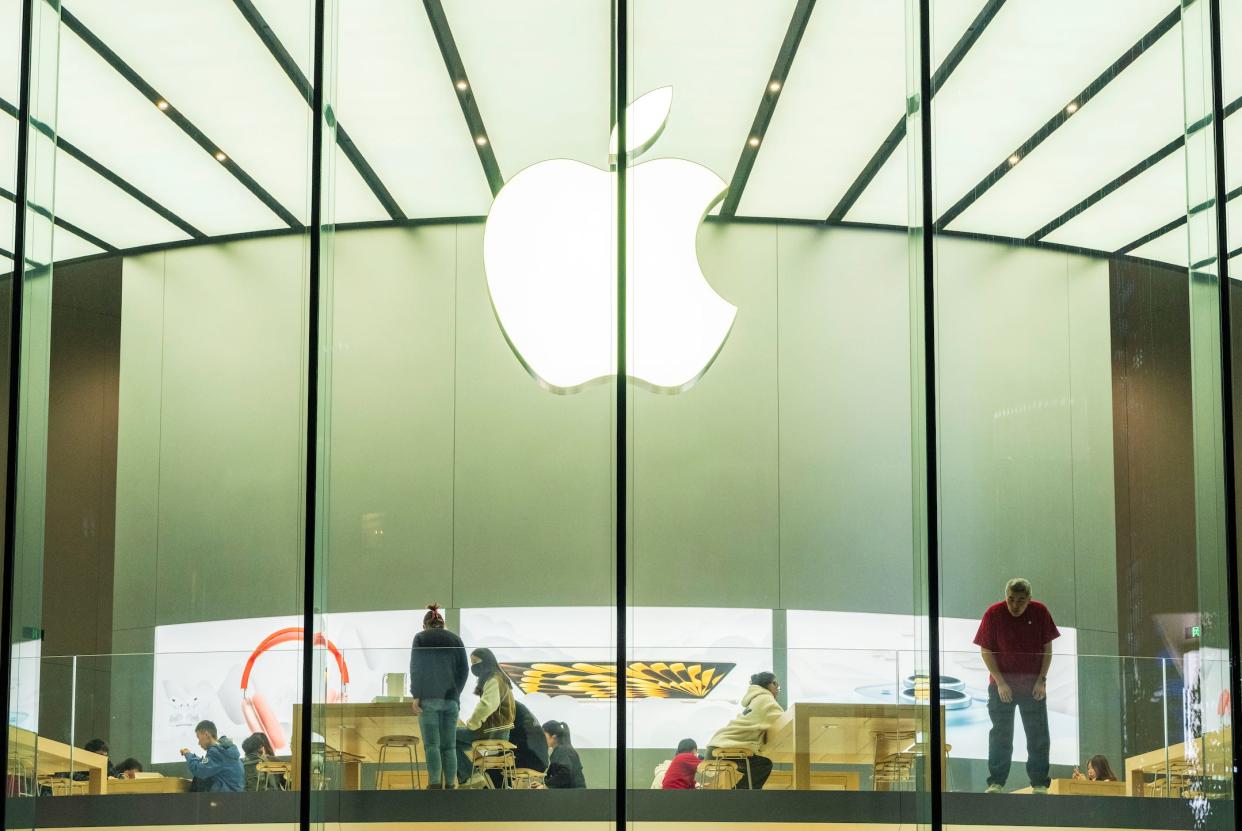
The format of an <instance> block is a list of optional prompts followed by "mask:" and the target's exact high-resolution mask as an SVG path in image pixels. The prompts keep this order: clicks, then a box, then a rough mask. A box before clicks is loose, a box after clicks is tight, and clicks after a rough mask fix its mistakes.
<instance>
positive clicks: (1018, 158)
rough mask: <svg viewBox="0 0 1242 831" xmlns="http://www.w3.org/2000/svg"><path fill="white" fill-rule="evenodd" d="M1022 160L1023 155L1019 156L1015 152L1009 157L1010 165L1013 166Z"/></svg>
mask: <svg viewBox="0 0 1242 831" xmlns="http://www.w3.org/2000/svg"><path fill="white" fill-rule="evenodd" d="M1020 161H1022V157H1021V156H1019V155H1018V154H1017V153H1014V154H1013V155H1012V156H1010V157H1009V166H1010V167H1013V166H1014V165H1015V164H1017V163H1018V162H1020Z"/></svg>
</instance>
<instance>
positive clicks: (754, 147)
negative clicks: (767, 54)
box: [720, 0, 815, 218]
mask: <svg viewBox="0 0 1242 831" xmlns="http://www.w3.org/2000/svg"><path fill="white" fill-rule="evenodd" d="M814 10H815V0H798V5H797V6H795V7H794V11H793V15H792V16H791V17H790V19H789V28H788V29H786V30H785V40H784V41H782V43H781V48H780V51H779V52H777V53H776V65H775V66H773V67H772V74H771V75H769V76H768V79H767V81H765V82H764V88H763V95H762V96H761V97H760V99H759V109H758V111H757V112H756V113H755V120H754V121H753V122H751V126H750V133H748V134H747V136H746V141H745V143H744V144H743V145H742V154H741V155H740V156H738V159H737V167H736V168H735V169H734V171H733V179H732V181H731V182H730V183H729V190H728V192H727V194H726V196H725V200H724V204H723V205H721V207H720V215H721V216H723V217H726V218H727V217H732V216H734V215H735V214H737V206H738V205H739V204H741V201H742V192H743V191H744V190H745V189H746V180H747V179H749V178H750V171H751V169H752V168H754V166H755V159H756V158H758V156H759V150H760V148H761V147H762V146H763V137H764V136H765V135H766V134H767V132H768V124H770V123H771V121H772V114H773V113H774V112H776V102H777V101H779V100H780V97H781V90H782V89H783V88H784V86H785V79H786V78H788V77H789V70H790V68H791V67H792V66H793V62H794V56H795V55H797V54H798V44H800V43H801V42H802V35H803V33H804V32H805V31H806V24H807V22H808V21H809V20H810V19H811V12H813V11H814Z"/></svg>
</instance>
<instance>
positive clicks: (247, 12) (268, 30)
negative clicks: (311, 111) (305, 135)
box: [233, 0, 406, 220]
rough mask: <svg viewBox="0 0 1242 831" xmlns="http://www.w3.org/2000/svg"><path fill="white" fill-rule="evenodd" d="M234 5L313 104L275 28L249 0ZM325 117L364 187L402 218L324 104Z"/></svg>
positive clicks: (307, 82)
mask: <svg viewBox="0 0 1242 831" xmlns="http://www.w3.org/2000/svg"><path fill="white" fill-rule="evenodd" d="M233 5H234V6H236V7H237V10H238V11H239V12H241V15H242V17H244V18H246V22H247V23H249V24H250V28H252V29H254V33H255V34H256V35H258V37H259V40H261V41H262V42H263V45H264V46H266V47H267V51H268V52H270V53H271V55H272V58H273V59H274V60H275V61H276V63H277V64H278V65H279V66H280V68H281V69H282V70H283V71H284V73H285V75H286V76H287V77H288V78H289V80H290V81H292V82H293V85H294V86H295V87H296V88H297V90H298V94H299V95H301V96H302V100H303V101H305V102H306V106H308V107H311V106H313V99H314V90H313V88H312V86H311V82H310V79H308V78H307V77H306V75H305V74H304V73H303V72H302V69H301V67H299V66H298V64H297V61H295V60H294V59H293V55H291V54H290V53H289V50H288V49H286V48H285V45H284V44H283V43H281V41H280V38H279V37H277V35H276V32H275V31H274V30H273V29H272V27H271V26H269V25H268V23H267V21H266V20H264V19H263V15H262V14H260V13H259V10H258V9H257V8H255V5H254V3H252V2H251V0H233ZM325 117H326V118H328V119H329V124H332V125H334V126H335V127H336V143H337V144H338V145H339V146H340V148H341V152H342V153H344V154H345V158H347V159H349V162H350V164H352V165H353V166H354V169H355V170H357V171H358V175H359V176H361V177H362V181H364V182H366V184H367V187H368V188H370V189H371V193H373V194H374V195H375V198H376V199H377V200H379V203H380V205H381V206H382V207H383V208H384V210H385V211H386V212H387V213H388V215H389V216H390V217H392V218H393V219H396V220H401V219H405V218H406V216H405V212H404V211H403V210H401V206H400V205H398V204H397V200H396V199H395V198H394V197H393V195H392V192H391V191H389V190H388V188H387V186H385V184H384V182H383V180H381V179H380V177H379V174H378V173H376V172H375V168H373V167H371V164H370V163H369V162H368V161H367V160H366V157H365V156H363V155H362V151H361V150H359V149H358V145H356V144H355V143H354V140H353V139H352V138H350V136H349V133H348V132H346V130H345V125H344V124H342V123H341V122H340V120H339V119H337V118H335V117H334V115H333V108H332V107H331V106H327V107H326V108H325Z"/></svg>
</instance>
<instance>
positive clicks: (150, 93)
mask: <svg viewBox="0 0 1242 831" xmlns="http://www.w3.org/2000/svg"><path fill="white" fill-rule="evenodd" d="M47 2H48V3H49V4H52V5H53V8H56V7H59V9H60V18H61V22H62V23H64V25H65V27H66V28H67V29H69V31H71V32H73V33H74V34H75V35H77V36H78V37H79V38H80V39H81V40H82V41H83V42H84V43H86V45H87V46H89V47H90V48H91V49H93V50H94V51H95V53H96V54H98V55H99V57H101V58H103V59H104V61H106V62H107V63H108V65H109V66H111V67H112V68H113V69H114V70H116V72H117V74H119V75H120V76H121V77H122V78H124V79H125V80H126V81H128V82H129V83H130V85H131V86H132V87H133V88H134V89H135V90H137V91H138V93H139V94H140V95H142V97H143V98H146V99H147V100H148V101H150V102H151V104H152V106H159V102H161V101H163V102H164V103H166V104H167V105H168V106H167V108H161V109H160V112H162V113H163V114H164V115H166V116H168V119H169V121H171V122H172V123H173V124H175V125H177V127H179V128H180V129H181V131H182V132H183V133H185V134H186V135H187V136H189V137H190V138H191V139H192V140H193V141H194V143H195V144H197V145H198V146H199V147H201V148H202V149H203V150H205V151H207V153H208V154H209V155H211V157H212V158H213V159H215V160H216V162H217V163H218V164H219V165H220V166H221V167H223V168H224V169H225V170H227V171H228V172H229V173H231V174H232V175H233V177H234V178H235V179H237V181H238V182H240V183H241V184H242V185H243V186H244V187H245V188H246V190H248V191H250V193H251V194H253V195H254V197H255V198H256V199H258V200H259V201H260V202H262V203H263V204H264V205H265V206H267V208H268V209H269V210H270V211H271V212H272V213H274V214H276V216H278V217H279V218H280V220H281V221H282V222H284V223H285V224H286V225H288V226H289V227H290V228H293V229H295V230H305V228H304V226H303V225H302V223H301V222H300V221H299V220H298V218H297V217H296V216H294V215H293V214H292V213H291V212H290V211H289V209H288V208H286V207H285V206H284V205H282V204H281V203H280V202H279V201H278V200H277V199H276V197H274V196H272V195H271V194H270V193H268V192H267V190H266V189H265V188H264V187H263V186H262V185H260V184H259V183H258V182H257V181H256V180H255V179H254V177H252V176H251V175H250V174H249V173H247V172H246V171H245V170H243V169H242V167H241V165H239V164H238V163H237V162H236V161H234V160H233V157H232V156H231V155H230V154H229V152H228V151H227V150H225V149H224V148H223V147H221V146H220V145H219V144H217V143H216V142H214V141H212V140H211V139H210V138H209V137H208V136H207V134H206V133H204V132H203V131H202V130H200V129H199V128H198V127H197V126H195V124H194V123H193V122H192V121H190V119H189V118H187V117H186V116H185V115H184V114H183V113H182V112H181V111H180V110H178V109H177V107H176V105H174V104H173V103H172V102H171V101H169V100H168V99H167V98H165V97H164V96H163V95H160V93H159V92H158V91H157V90H156V89H155V87H153V86H151V85H150V84H149V83H147V81H146V80H145V79H144V78H143V77H142V76H141V75H139V74H138V72H137V71H136V70H134V68H133V67H132V66H130V65H129V64H128V63H126V62H125V61H124V60H123V59H122V58H121V56H120V55H118V54H117V53H116V52H114V51H112V49H111V48H109V46H108V45H107V44H106V43H104V42H103V41H102V40H101V39H100V38H99V37H98V36H97V35H96V34H95V33H94V32H92V31H91V30H90V29H89V28H88V27H87V26H86V24H84V23H83V22H82V21H81V20H79V19H78V18H77V17H75V16H74V14H73V13H72V12H70V11H69V10H68V9H67V8H65V7H64V6H63V5H61V4H59V3H58V2H57V0H47ZM217 154H219V155H217ZM221 155H222V156H223V157H224V158H220V156H221Z"/></svg>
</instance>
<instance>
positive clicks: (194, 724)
mask: <svg viewBox="0 0 1242 831" xmlns="http://www.w3.org/2000/svg"><path fill="white" fill-rule="evenodd" d="M263 644H265V645H261V648H257V649H254V650H241V651H175V652H159V653H154V654H124V655H119V654H118V655H89V656H88V655H83V656H68V657H55V656H46V657H18V658H15V660H14V682H13V683H14V687H13V693H14V694H13V704H14V706H13V709H12V712H11V714H10V728H9V736H10V743H9V744H10V753H9V760H8V794H9V797H10V799H11V801H13V800H30V801H32V802H34V803H39V804H44V803H41V802H40V800H44V801H47V803H48V804H51V805H56V804H59V803H57V802H56V800H58V799H59V798H60V797H62V796H83V797H89V796H107V797H116V796H124V795H128V796H134V797H139V796H154V795H162V796H161V799H165V800H169V799H174V797H173V796H169V795H182V798H183V799H186V800H192V799H200V800H201V799H204V798H207V799H210V800H213V801H212V802H211V803H210V804H211V805H212V806H216V805H217V802H218V799H217V798H218V797H221V796H222V795H223V794H225V793H228V792H238V795H236V796H227V797H224V800H226V801H228V800H232V801H233V803H236V802H238V801H241V802H247V801H249V802H252V803H253V804H255V805H266V806H267V807H265V808H263V809H262V810H263V811H265V812H266V813H264V814H263V815H264V816H267V817H268V818H269V819H270V820H271V821H275V822H283V821H294V820H296V799H293V798H291V797H289V796H288V792H290V791H295V790H299V789H301V788H303V787H310V788H312V789H313V790H315V791H317V792H320V793H321V797H320V800H321V804H322V805H324V806H335V807H332V808H331V810H333V811H339V812H344V813H342V817H344V816H345V814H348V813H349V812H350V811H363V813H364V814H365V815H366V816H374V813H373V807H372V808H367V807H365V806H367V805H388V806H389V808H387V809H385V810H387V811H388V813H386V814H385V813H383V812H381V814H382V815H383V816H385V817H388V818H389V819H400V818H402V817H405V818H407V819H408V818H410V817H413V816H421V815H423V814H420V813H419V812H420V811H422V810H423V809H422V808H420V807H419V805H424V804H427V803H424V802H422V800H429V799H430V800H435V799H437V797H435V795H434V793H433V792H434V791H436V790H441V789H444V788H445V787H447V788H450V789H456V790H479V791H484V792H494V791H508V790H540V791H556V790H574V791H583V790H585V791H588V792H597V793H598V795H599V798H598V800H596V802H597V803H598V804H594V805H593V807H592V806H591V805H588V803H583V802H581V800H579V802H578V803H574V805H575V806H576V807H575V808H574V810H577V811H585V812H586V814H585V815H583V816H581V817H580V819H582V820H583V821H588V820H591V819H599V820H600V821H603V820H604V819H606V818H607V816H609V815H610V814H609V812H610V811H611V810H612V806H613V805H614V801H613V797H612V796H611V795H609V793H608V792H610V791H611V790H612V789H613V788H615V786H616V782H617V776H616V771H617V764H618V760H617V744H618V743H617V742H616V740H615V735H616V734H615V727H616V706H617V690H618V687H619V686H620V683H619V672H618V667H617V665H616V662H615V660H614V659H613V658H612V657H611V650H609V649H608V648H606V647H600V646H598V645H594V646H592V645H587V646H572V645H571V646H564V647H556V648H548V647H546V646H544V647H522V646H515V645H512V644H509V645H505V646H496V647H495V649H494V657H495V658H496V663H495V665H494V666H492V665H490V664H487V663H486V658H484V660H483V662H482V663H481V664H475V665H473V666H471V665H468V662H467V663H463V662H462V661H463V658H462V655H461V653H460V652H457V651H456V650H451V649H450V650H444V649H420V650H419V651H418V654H417V655H416V657H415V660H414V662H413V666H412V664H411V650H410V649H409V648H408V647H402V648H396V647H394V648H349V649H338V648H337V647H336V646H335V645H334V644H328V643H327V642H325V643H322V644H319V645H317V647H316V649H315V652H314V655H315V660H316V667H315V671H314V672H313V673H312V675H313V677H314V678H315V679H316V689H315V690H314V691H313V696H312V697H313V699H314V701H315V703H314V704H313V705H312V706H311V707H310V709H309V711H307V710H306V709H305V708H304V707H303V704H302V692H301V679H302V672H301V659H302V652H301V645H300V643H299V642H298V640H297V638H296V637H288V638H283V639H282V638H280V637H277V638H275V639H271V638H268V639H265V640H264V641H263ZM1069 648H1070V649H1072V645H1070V647H1069ZM1022 657H1023V656H1017V660H1018V663H1019V664H1021V663H1022V660H1021V659H1022ZM1039 659H1040V656H1031V657H1030V658H1026V660H1027V661H1034V663H1033V666H1035V667H1036V669H1037V671H1038V670H1041V669H1042V667H1041V665H1040V661H1039ZM1004 660H1006V661H1008V662H1009V663H1008V664H1006V666H1008V667H1012V666H1013V665H1014V664H1013V661H1014V660H1015V656H1012V655H1010V656H1004ZM929 663H930V662H929V661H928V659H927V655H926V653H919V652H915V651H912V650H868V649H805V648H789V649H785V650H773V649H771V648H753V647H746V648H739V647H735V646H729V645H717V644H705V645H698V646H695V645H680V646H676V647H668V646H665V647H642V648H639V647H637V646H636V647H634V648H633V649H632V651H631V653H630V657H629V659H628V660H627V661H626V662H625V664H626V665H625V667H624V670H623V678H624V687H625V688H626V690H627V693H628V697H627V724H628V733H627V741H626V755H625V763H626V777H625V779H626V783H627V787H628V788H629V789H631V797H630V799H631V802H632V805H633V806H634V811H635V812H636V815H638V816H641V817H644V818H646V819H650V820H657V819H661V818H663V819H666V820H670V821H672V820H678V821H680V820H686V821H691V820H689V819H687V817H689V816H691V815H693V817H696V818H697V819H698V820H707V819H710V818H712V817H713V816H715V814H713V813H712V812H713V811H726V812H731V814H730V815H731V816H746V815H747V812H749V811H751V810H754V811H756V812H761V811H767V810H770V805H771V803H770V802H760V801H753V802H750V803H748V802H747V801H746V800H745V799H744V798H741V797H733V798H730V799H729V800H725V801H718V802H716V803H712V802H711V797H696V798H693V804H694V808H693V810H692V811H690V813H689V814H688V813H687V811H688V810H690V809H687V807H686V806H687V805H689V804H690V803H687V802H684V801H680V802H679V801H677V800H679V799H681V800H684V798H682V797H669V796H655V795H652V794H651V793H650V792H652V791H657V790H658V791H669V790H694V791H700V792H704V791H717V790H729V791H743V790H748V789H762V790H767V791H781V792H783V793H786V794H788V796H787V797H778V799H785V800H788V810H787V812H786V813H787V817H788V819H789V821H795V820H798V821H808V822H817V821H823V822H829V821H832V822H868V821H873V820H875V818H876V817H877V816H878V817H883V816H886V813H885V812H886V811H892V812H894V813H893V816H894V817H897V818H898V819H900V817H901V816H906V817H907V818H908V816H909V814H908V811H909V809H910V805H911V802H910V800H911V799H915V800H916V802H917V799H918V795H919V794H924V795H925V794H927V793H928V792H929V791H930V790H931V789H932V788H933V787H935V785H934V783H933V780H932V771H933V768H934V767H936V766H935V765H933V764H932V759H933V754H938V755H939V758H940V760H941V763H940V765H939V769H940V776H941V779H940V783H939V787H941V788H942V789H943V791H944V792H945V801H944V811H945V818H946V821H949V822H959V821H960V822H963V823H967V824H971V823H977V822H981V821H984V820H987V821H988V823H989V824H1001V825H1003V824H1009V822H1010V818H1009V815H1010V814H1011V813H1012V811H1013V810H1014V808H1013V805H1014V804H1018V803H1014V802H1012V801H1011V798H1010V797H1011V795H1015V794H1016V795H1024V794H1031V795H1041V794H1043V793H1047V794H1048V796H1049V797H1054V796H1068V797H1075V799H1069V800H1061V799H1051V798H1050V799H1049V800H1048V801H1047V802H1046V803H1043V806H1044V807H1041V808H1040V811H1041V812H1043V813H1045V814H1048V815H1049V817H1050V820H1049V821H1050V822H1051V824H1057V823H1056V822H1053V820H1056V817H1057V815H1059V814H1062V813H1063V814H1065V816H1066V817H1069V816H1070V815H1074V816H1076V817H1078V818H1079V820H1082V818H1083V817H1086V818H1088V819H1089V820H1090V822H1082V821H1076V824H1079V825H1083V824H1086V825H1092V826H1099V827H1136V826H1135V825H1134V823H1133V821H1132V820H1133V819H1134V817H1135V816H1137V815H1139V814H1143V815H1146V816H1148V817H1150V816H1151V815H1152V812H1155V813H1156V814H1158V815H1159V816H1161V817H1165V815H1167V821H1168V822H1169V823H1170V824H1169V826H1168V827H1173V828H1179V827H1183V826H1185V827H1192V826H1191V825H1185V823H1183V822H1182V820H1183V819H1186V818H1192V819H1193V818H1198V819H1197V820H1195V821H1200V825H1199V826H1198V827H1209V826H1211V825H1212V824H1213V823H1214V822H1218V821H1223V820H1222V817H1226V816H1227V817H1229V818H1230V821H1231V818H1232V801H1231V786H1232V780H1231V767H1230V766H1231V735H1232V734H1231V729H1230V724H1229V715H1228V713H1229V708H1228V692H1227V690H1228V663H1227V661H1225V660H1224V659H1223V658H1217V657H1215V656H1207V657H1205V655H1204V654H1200V653H1199V652H1195V651H1191V652H1187V653H1185V654H1183V655H1181V656H1179V657H1176V658H1172V657H1170V658H1119V657H1116V656H1094V655H1074V654H1072V653H1070V652H1067V653H1066V654H1061V653H1059V652H1058V653H1056V654H1054V655H1053V656H1052V659H1051V664H1050V666H1049V668H1048V671H1047V674H1046V680H1045V681H1042V682H1040V681H1039V680H1038V678H1036V677H1034V676H1031V677H1022V676H1021V675H1020V674H1015V673H1013V672H1011V673H1010V675H1009V676H1008V678H1007V684H1006V685H1005V687H1001V686H1000V685H997V684H995V683H992V682H990V679H989V671H988V667H987V666H986V664H985V662H984V658H983V656H982V655H981V654H980V652H979V651H977V650H976V651H949V652H945V653H942V655H941V659H940V662H939V666H940V677H939V679H938V680H937V681H936V683H937V684H938V686H939V693H940V701H941V707H942V713H941V719H942V724H943V730H942V735H943V737H944V741H943V743H942V744H941V746H940V747H939V748H933V747H932V745H931V729H930V727H931V719H932V715H931V711H930V707H929V702H930V699H931V690H932V680H931V678H930V674H929V672H928V666H929ZM480 665H482V666H485V667H490V671H484V670H479V669H478V667H479V666H480ZM412 669H413V671H414V673H413V682H412V677H411V670H412ZM480 675H482V676H483V677H480ZM752 682H755V683H752ZM412 688H413V689H414V690H415V691H417V692H419V693H420V694H419V696H418V701H417V702H415V700H414V697H413V696H412V695H411V690H412ZM458 690H460V693H458V695H457V697H458V700H457V701H454V700H453V697H454V693H456V692H457V691H458ZM308 713H309V714H308ZM307 717H309V719H310V731H309V745H306V746H304V744H303V735H304V734H303V732H302V729H301V726H302V721H303V719H305V718H307ZM100 740H102V741H103V742H104V743H105V744H104V746H102V747H101V746H100V744H99V741H100ZM304 753H305V754H308V755H309V766H308V769H309V780H306V779H305V778H304V775H303V771H304V768H303V766H302V759H303V754H304ZM199 792H206V794H207V796H206V797H204V796H201V795H200V794H199ZM351 792H356V796H350V797H349V798H348V799H346V798H345V797H344V795H345V794H347V793H351ZM902 793H904V794H906V796H904V797H902V796H899V795H900V794H902ZM851 794H853V795H851ZM463 798H465V799H467V803H461V802H457V803H455V804H457V805H463V804H475V803H472V802H470V801H469V800H470V799H473V798H466V797H462V796H457V797H455V799H458V800H461V799H463ZM507 798H508V797H502V796H499V795H495V794H487V793H484V794H481V795H480V796H478V797H477V800H478V802H477V804H478V805H479V806H480V807H479V808H478V810H480V811H482V812H484V813H486V812H487V811H488V810H491V809H490V808H488V807H486V806H487V805H492V806H493V807H494V806H495V805H496V804H498V803H488V802H487V800H489V799H507ZM532 798H534V797H529V798H527V797H524V798H523V799H532ZM771 798H773V797H769V798H768V799H769V800H770V799H771ZM1105 798H1107V799H1105ZM539 799H545V800H546V801H544V802H538V801H537V802H533V803H532V802H524V803H522V805H523V806H525V807H524V808H523V810H524V811H526V812H527V813H525V814H522V816H528V817H534V818H543V819H548V820H551V819H554V818H557V817H558V812H563V810H564V804H565V803H564V802H563V799H564V797H556V796H555V795H551V794H549V796H547V797H541V798H539ZM282 800H283V801H282ZM359 800H362V801H359ZM375 800H378V802H374V801H375ZM410 800H414V801H413V802H411V801H410ZM369 801H370V802H369ZM122 803H124V801H119V802H118V801H116V800H112V799H109V800H107V804H108V805H109V806H110V807H109V809H108V813H109V815H110V816H111V815H112V814H113V813H115V811H116V810H121V811H122V812H123V813H124V811H126V810H128V809H126V808H124V807H120V808H118V807H117V806H118V805H121V804H122ZM101 804H102V803H101ZM132 804H133V805H134V806H135V807H134V810H135V811H138V810H146V808H140V806H141V805H142V804H143V800H134V802H133V803H132ZM163 804H167V803H163ZM219 804H221V805H223V804H225V803H224V802H219ZM229 804H232V803H229ZM1136 805H1137V806H1139V807H1135V806H1136ZM584 806H586V807H584ZM765 806H766V807H765ZM886 806H887V807H886ZM79 810H81V809H79ZM92 810H94V809H92ZM240 810H242V812H243V813H245V811H248V810H251V809H240ZM40 811H43V812H44V813H45V814H46V813H47V812H46V811H44V809H37V810H36V811H35V816H36V817H37V816H39V815H40V813H39V812H40ZM289 811H292V812H294V813H293V814H286V813H285V812H289ZM273 812H274V813H273ZM531 812H533V814H532V813H531ZM739 812H740V813H739ZM902 812H905V813H902ZM1136 812H1137V813H1136ZM52 813H56V811H55V810H53V811H52ZM191 816H193V814H191ZM480 816H483V814H480ZM121 818H122V819H123V817H121ZM722 818H723V817H718V819H722ZM755 819H756V821H762V818H761V817H760V816H759V814H758V813H757V814H756V817H755ZM1186 821H1187V822H1190V820H1189V819H1187V820H1186ZM38 824H39V823H38V822H35V823H34V825H38ZM121 824H124V823H121ZM1019 824H1022V823H1019ZM1162 827H1164V826H1162ZM1222 827H1224V826H1222Z"/></svg>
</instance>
